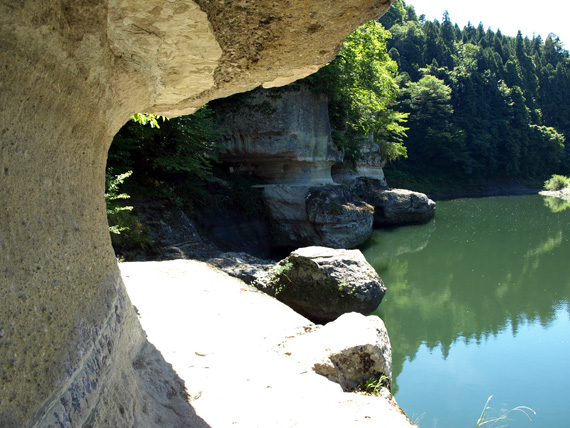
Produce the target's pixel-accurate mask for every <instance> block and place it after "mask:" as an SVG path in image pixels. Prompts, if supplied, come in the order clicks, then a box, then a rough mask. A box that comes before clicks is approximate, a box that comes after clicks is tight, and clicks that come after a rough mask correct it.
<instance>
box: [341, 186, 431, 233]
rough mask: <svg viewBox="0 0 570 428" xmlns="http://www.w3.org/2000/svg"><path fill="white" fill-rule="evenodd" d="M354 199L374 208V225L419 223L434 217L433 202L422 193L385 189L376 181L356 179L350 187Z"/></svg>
mask: <svg viewBox="0 0 570 428" xmlns="http://www.w3.org/2000/svg"><path fill="white" fill-rule="evenodd" d="M351 190H352V192H353V194H354V196H355V197H357V198H360V199H362V200H363V201H365V202H367V203H369V204H370V205H372V206H374V225H375V226H383V225H392V224H407V223H420V222H423V221H427V220H429V219H431V218H432V217H433V216H434V215H435V202H434V201H432V200H431V199H429V198H428V197H427V196H426V195H425V194H424V193H419V192H412V191H411V190H406V189H387V188H386V187H385V185H384V184H383V183H381V182H380V181H379V180H376V179H370V178H366V177H361V178H358V179H357V180H356V181H355V183H354V184H353V185H352V189H351Z"/></svg>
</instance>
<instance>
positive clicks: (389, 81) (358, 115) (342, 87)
mask: <svg viewBox="0 0 570 428" xmlns="http://www.w3.org/2000/svg"><path fill="white" fill-rule="evenodd" d="M389 37H390V33H389V32H387V31H386V30H385V29H384V28H383V27H382V25H380V24H379V23H378V22H375V21H370V22H369V23H367V24H365V25H364V26H362V27H360V28H359V29H357V30H356V31H354V32H353V33H352V34H350V35H349V36H348V37H347V39H346V40H345V42H344V44H343V47H342V49H341V51H340V53H339V54H338V56H337V57H336V58H335V59H334V60H333V61H332V62H331V63H330V64H329V65H327V66H325V67H323V68H322V69H321V70H320V71H319V72H318V73H316V74H314V75H312V76H309V77H308V78H307V82H308V83H309V84H310V86H311V87H312V88H313V90H314V91H315V92H318V93H323V94H326V95H327V97H328V99H329V115H330V119H331V125H332V127H333V129H334V131H335V132H334V134H333V140H334V141H335V144H336V145H337V146H339V147H342V148H343V149H344V150H345V157H346V158H347V159H349V160H352V161H355V160H357V159H358V158H359V156H360V148H361V147H362V145H363V144H365V143H367V142H368V143H370V142H371V141H370V137H372V140H373V142H375V143H378V144H379V146H380V147H381V155H382V156H383V158H384V159H386V160H394V159H397V158H398V157H401V156H405V155H406V149H405V147H404V145H403V139H404V137H405V131H406V128H405V127H404V126H403V125H402V124H403V123H404V122H405V121H406V117H407V115H406V114H405V113H402V112H398V111H396V110H391V109H390V106H391V105H392V104H393V103H394V102H395V100H396V95H397V93H398V85H397V83H396V76H397V64H396V62H395V61H393V60H392V59H391V58H390V56H389V55H388V53H387V51H386V40H387V39H388V38H389Z"/></svg>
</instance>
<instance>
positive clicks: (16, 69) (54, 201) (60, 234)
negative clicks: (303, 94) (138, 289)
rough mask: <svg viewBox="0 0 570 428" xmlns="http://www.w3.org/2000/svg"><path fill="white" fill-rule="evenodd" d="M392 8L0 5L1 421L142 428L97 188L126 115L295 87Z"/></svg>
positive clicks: (141, 386) (127, 329)
mask: <svg viewBox="0 0 570 428" xmlns="http://www.w3.org/2000/svg"><path fill="white" fill-rule="evenodd" d="M388 7H389V2H387V1H386V2H383V1H375V0H357V1H350V2H348V1H336V2H321V1H310V0H292V1H288V2H273V1H266V0H254V1H251V2H247V3H243V2H213V1H207V0H200V1H196V2H194V1H190V0H177V1H167V2H165V1H162V0H160V1H159V0H149V1H145V2H139V1H134V0H94V1H89V2H87V1H68V0H41V1H40V0H31V1H27V2H25V3H24V2H10V1H2V2H0V12H1V13H0V58H1V64H2V67H1V69H0V88H1V90H0V106H1V108H2V114H1V115H0V130H1V131H0V135H1V136H2V137H1V138H2V140H1V152H0V164H1V167H0V174H1V176H2V186H0V201H1V202H0V203H1V213H0V272H1V273H0V275H1V277H0V278H1V283H0V285H1V286H0V379H2V388H1V390H0V426H82V425H84V424H87V425H89V426H116V427H121V426H133V425H134V426H145V424H144V423H143V422H141V421H142V419H141V418H144V415H143V413H142V412H143V410H142V409H143V406H142V405H141V402H142V401H141V400H143V398H142V396H143V395H144V391H145V388H146V387H145V382H146V381H144V379H143V378H142V377H141V376H139V374H137V370H136V368H135V367H134V366H133V361H135V358H136V357H137V355H138V354H139V351H140V349H141V347H142V346H143V345H144V344H145V338H144V336H143V333H142V330H141V327H140V325H139V323H138V320H137V319H136V317H135V314H134V310H133V308H132V305H131V304H130V302H129V299H128V297H127V295H126V292H125V289H124V286H123V284H122V280H121V278H120V274H119V270H118V268H117V265H116V261H115V258H114V254H113V250H112V248H111V244H110V239H109V234H108V230H107V221H106V213H105V202H104V198H103V193H104V172H105V163H106V153H107V149H108V147H109V145H110V143H111V140H112V137H113V135H114V134H115V133H116V132H117V131H118V129H119V128H120V126H121V125H122V124H123V123H124V122H125V121H126V120H127V119H128V117H129V116H130V115H131V114H133V113H135V112H146V113H160V114H166V115H169V116H175V115H178V114H183V113H191V112H192V111H194V110H195V109H196V108H198V107H199V106H201V105H202V104H203V103H204V102H206V101H208V100H211V99H214V98H217V97H223V96H227V95H230V94H232V93H235V92H240V91H245V90H249V89H251V88H254V87H256V86H258V85H260V84H263V85H265V86H275V85H281V84H286V83H289V82H291V81H292V80H294V79H296V78H299V77H302V76H304V75H306V74H308V73H310V72H312V71H315V70H316V69H318V67H320V66H321V65H323V64H325V63H326V62H327V61H329V60H330V59H331V58H332V57H333V55H334V54H335V52H336V51H337V50H338V48H339V46H340V43H341V41H342V40H343V38H344V37H345V36H346V35H347V34H348V33H349V32H350V31H351V30H352V29H354V28H355V27H356V26H357V25H359V24H361V23H363V22H365V21H366V20H368V19H371V18H375V17H378V16H379V15H381V14H382V13H383V12H384V11H385V10H386V9H387V8H388ZM146 405H147V410H148V411H151V410H152V409H153V408H155V409H160V408H162V409H164V407H163V406H162V405H161V404H156V403H155V404H153V402H151V401H148V402H147V403H146ZM153 406H154V407H153ZM126 409H136V410H135V411H132V412H131V411H130V410H127V411H126ZM162 411H164V410H162ZM172 426H174V425H172Z"/></svg>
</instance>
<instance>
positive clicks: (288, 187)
mask: <svg viewBox="0 0 570 428" xmlns="http://www.w3.org/2000/svg"><path fill="white" fill-rule="evenodd" d="M217 111H218V113H219V121H220V126H221V127H222V128H223V129H224V148H225V153H224V155H223V156H222V160H224V161H225V162H226V163H227V164H229V165H232V166H231V168H232V170H233V171H234V172H235V173H236V174H251V175H254V176H256V177H258V178H260V179H261V180H263V181H265V183H267V184H265V185H263V186H262V187H263V191H264V193H263V196H264V199H265V202H266V206H267V209H268V213H269V216H270V218H271V220H272V223H273V232H274V233H273V234H272V237H271V238H272V243H273V245H274V246H276V247H285V248H293V247H299V246H308V245H322V246H328V247H333V248H353V247H356V246H358V245H360V244H362V243H363V242H364V241H366V239H368V237H369V236H370V234H371V233H372V213H373V209H372V207H371V206H369V205H368V204H366V203H365V202H363V201H361V200H358V199H356V198H354V197H353V196H352V194H351V193H350V192H349V191H347V189H346V188H344V187H342V186H338V185H337V184H338V183H335V182H334V181H333V178H332V175H331V168H332V166H333V165H335V164H338V163H341V162H342V160H343V157H344V155H343V153H342V152H341V151H339V150H338V148H337V147H336V146H335V145H334V144H333V141H332V137H331V128H330V122H329V114H328V101H327V99H326V98H325V97H323V96H318V95H315V94H313V93H311V92H310V91H309V90H308V89H307V88H306V87H305V86H303V85H298V84H294V85H289V86H288V87H287V88H284V89H280V90H273V91H268V90H261V89H260V90H256V91H253V92H252V93H251V94H250V95H249V96H248V98H246V99H245V100H242V102H241V103H239V102H236V101H235V100H233V101H232V102H231V103H226V104H225V105H221V106H218V108H217Z"/></svg>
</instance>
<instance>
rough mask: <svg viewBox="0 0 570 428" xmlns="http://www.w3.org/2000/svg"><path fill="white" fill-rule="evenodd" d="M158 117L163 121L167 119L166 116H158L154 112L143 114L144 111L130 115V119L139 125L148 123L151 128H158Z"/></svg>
mask: <svg viewBox="0 0 570 428" xmlns="http://www.w3.org/2000/svg"><path fill="white" fill-rule="evenodd" d="M158 119H162V121H163V122H164V121H165V120H168V118H167V117H166V116H158V115H155V114H144V113H135V114H133V115H132V116H131V120H132V121H133V122H135V123H138V124H139V125H147V124H148V125H150V127H151V128H160V126H158Z"/></svg>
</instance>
